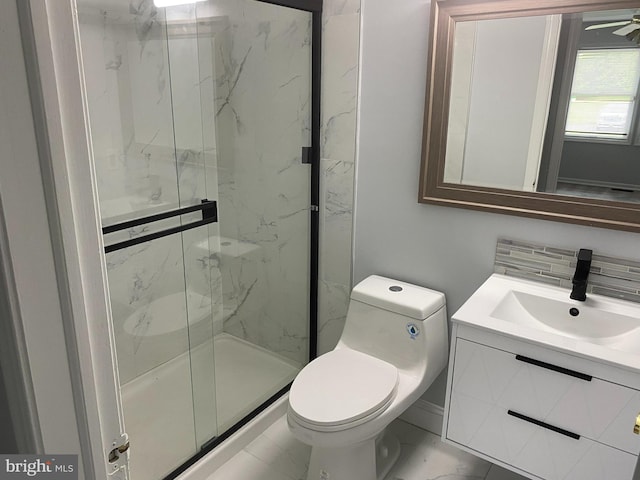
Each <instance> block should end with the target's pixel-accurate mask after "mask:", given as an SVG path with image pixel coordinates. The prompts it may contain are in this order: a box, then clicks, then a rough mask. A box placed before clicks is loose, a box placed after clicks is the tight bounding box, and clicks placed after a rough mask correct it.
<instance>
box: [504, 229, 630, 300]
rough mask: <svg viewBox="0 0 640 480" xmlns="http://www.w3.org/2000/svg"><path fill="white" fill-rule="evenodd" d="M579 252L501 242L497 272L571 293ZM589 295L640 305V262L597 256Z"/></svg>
mask: <svg viewBox="0 0 640 480" xmlns="http://www.w3.org/2000/svg"><path fill="white" fill-rule="evenodd" d="M577 253H578V250H574V249H568V248H558V247H552V246H544V245H539V244H534V243H530V242H525V241H519V240H509V239H505V238H500V239H498V243H497V246H496V258H495V264H494V271H495V272H496V273H501V274H503V275H508V276H513V277H519V278H524V279H527V280H533V281H536V282H542V283H546V284H549V285H555V286H559V287H564V288H567V289H571V287H572V285H571V277H572V276H573V273H574V271H575V268H576V258H577ZM587 293H595V294H600V295H606V296H608V297H614V298H620V299H623V300H629V301H631V302H638V303H640V261H638V260H629V259H624V258H616V257H610V256H606V255H601V254H599V253H598V252H593V260H592V262H591V271H590V273H589V285H588V287H587Z"/></svg>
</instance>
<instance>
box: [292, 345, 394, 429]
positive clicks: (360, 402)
mask: <svg viewBox="0 0 640 480" xmlns="http://www.w3.org/2000/svg"><path fill="white" fill-rule="evenodd" d="M397 385H398V370H397V369H396V367H394V366H393V365H391V364H389V363H387V362H385V361H383V360H380V359H378V358H375V357H372V356H370V355H366V354H364V353H361V352H358V351H355V350H350V349H339V350H333V351H332V352H329V353H327V354H325V355H322V356H321V357H319V358H317V359H315V360H314V361H312V362H311V363H309V365H307V366H306V367H304V368H303V369H302V371H301V372H300V373H299V374H298V376H297V377H296V379H295V381H294V382H293V385H292V386H291V390H290V392H289V406H290V408H291V410H293V413H294V414H295V415H297V416H298V417H301V418H302V419H303V420H305V421H307V422H309V423H312V424H316V425H324V426H328V425H340V424H345V423H351V422H354V421H357V420H359V419H361V418H363V417H366V416H367V415H371V414H372V413H374V412H375V411H376V410H379V409H382V408H383V407H386V406H387V405H388V404H389V402H390V400H391V399H392V398H393V396H394V395H395V393H396V389H397Z"/></svg>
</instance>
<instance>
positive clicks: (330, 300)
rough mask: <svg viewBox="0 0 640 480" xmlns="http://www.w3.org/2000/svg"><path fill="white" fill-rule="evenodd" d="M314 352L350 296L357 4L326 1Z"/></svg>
mask: <svg viewBox="0 0 640 480" xmlns="http://www.w3.org/2000/svg"><path fill="white" fill-rule="evenodd" d="M323 15H324V18H323V48H322V51H323V62H322V74H323V78H322V137H321V141H322V145H321V148H322V151H321V156H322V178H321V201H320V288H319V298H318V302H319V307H318V343H319V345H318V350H319V352H320V353H324V352H327V351H329V350H331V349H333V348H334V347H335V345H336V343H337V341H338V339H339V338H340V335H341V334H342V329H343V327H344V321H345V318H346V314H347V309H348V307H349V294H350V292H351V265H352V260H351V258H352V251H351V236H352V225H353V195H354V175H355V148H356V141H355V138H356V120H357V119H356V107H357V94H358V68H359V65H358V52H359V35H360V0H325V1H324V9H323Z"/></svg>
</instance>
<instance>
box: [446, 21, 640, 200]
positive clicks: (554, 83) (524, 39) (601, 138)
mask: <svg viewBox="0 0 640 480" xmlns="http://www.w3.org/2000/svg"><path fill="white" fill-rule="evenodd" d="M639 13H640V11H639V10H635V9H627V10H615V11H601V12H589V13H584V14H564V15H540V16H529V17H517V18H497V19H483V20H473V21H458V22H456V23H455V32H454V39H453V58H452V64H451V83H450V95H449V109H448V122H447V128H446V133H445V135H446V147H445V148H446V150H445V151H446V155H445V163H444V173H443V180H444V183H445V184H457V185H470V186H476V187H487V188H497V189H507V190H516V191H521V192H544V193H555V194H559V195H569V196H577V197H588V198H597V199H606V200H616V201H621V202H633V203H640V119H639V117H640V108H639V103H640V102H638V101H637V99H638V93H639V88H640V86H639V84H640V46H639V45H638V40H640V16H638V15H639Z"/></svg>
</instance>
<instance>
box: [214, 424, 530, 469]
mask: <svg viewBox="0 0 640 480" xmlns="http://www.w3.org/2000/svg"><path fill="white" fill-rule="evenodd" d="M390 428H391V429H392V431H393V433H394V434H395V435H396V436H397V437H398V439H399V440H400V443H401V445H402V453H401V454H400V459H399V460H398V462H397V463H396V465H395V466H394V468H393V469H392V470H391V472H390V473H389V475H388V476H387V478H386V480H435V479H438V480H525V479H524V477H521V476H520V475H516V474H514V473H512V472H509V471H507V470H504V469H502V468H499V467H497V466H496V465H492V464H491V463H489V462H487V461H485V460H482V459H480V458H477V457H474V456H473V455H470V454H468V453H465V452H463V451H461V450H458V449H457V448H454V447H452V446H450V445H447V444H445V443H443V442H442V441H441V440H440V437H439V436H437V435H434V434H433V433H430V432H427V431H425V430H422V429H420V428H417V427H414V426H413V425H410V424H408V423H405V422H403V421H402V420H396V421H395V422H393V423H392V424H391V426H390ZM310 451H311V449H310V447H308V446H306V445H304V444H302V443H300V442H298V441H297V440H296V439H295V438H293V436H292V435H291V434H290V433H289V430H288V428H287V424H286V419H285V417H281V418H279V419H278V420H277V421H276V422H275V423H274V424H273V425H272V426H270V427H269V428H268V429H267V430H265V432H264V433H263V434H262V435H260V436H259V437H258V438H256V439H255V440H254V441H253V442H251V443H250V444H249V445H248V446H247V447H246V448H245V449H244V450H242V451H241V452H240V453H238V454H237V455H236V456H234V457H233V458H232V459H231V460H229V461H228V462H227V463H225V464H224V465H223V466H222V467H220V468H219V469H218V470H216V471H215V472H214V473H213V474H211V475H210V476H209V477H208V479H207V480H305V479H306V473H307V465H308V462H309V455H310Z"/></svg>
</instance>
